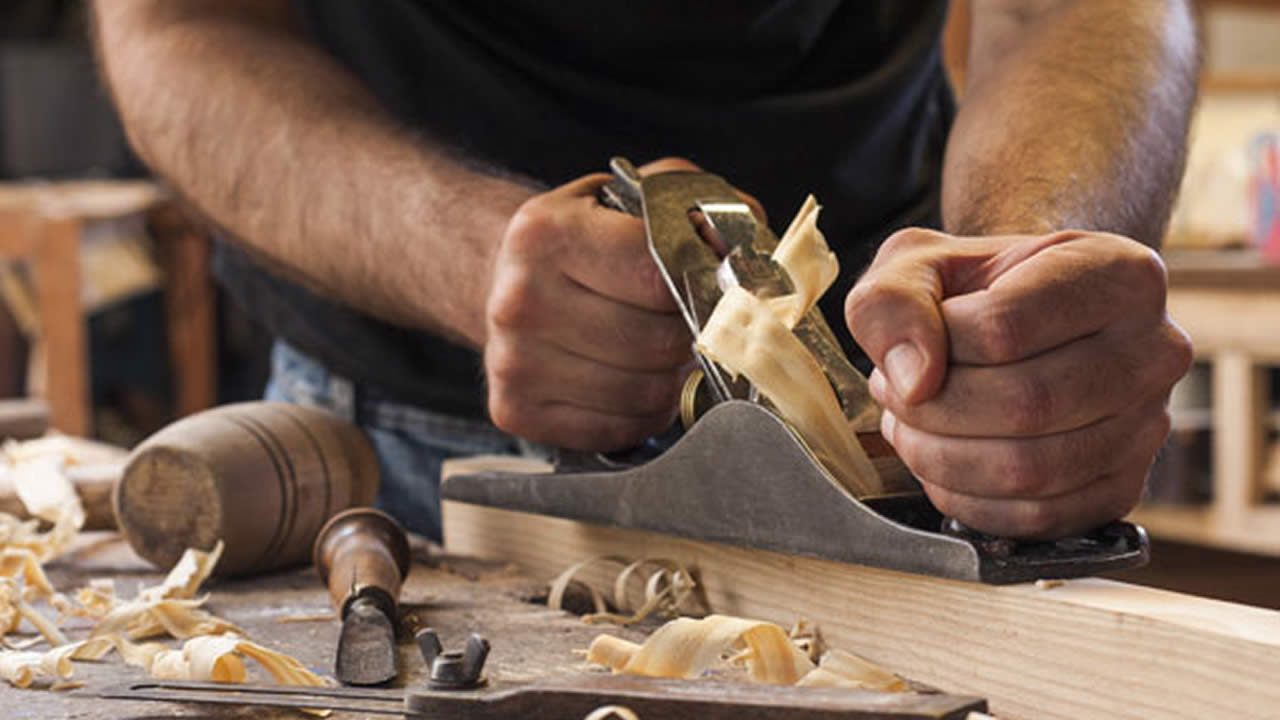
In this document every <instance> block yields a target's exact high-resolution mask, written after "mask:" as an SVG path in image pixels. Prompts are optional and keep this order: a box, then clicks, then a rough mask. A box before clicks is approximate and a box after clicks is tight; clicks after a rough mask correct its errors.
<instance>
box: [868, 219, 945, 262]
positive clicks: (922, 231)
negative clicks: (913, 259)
mask: <svg viewBox="0 0 1280 720" xmlns="http://www.w3.org/2000/svg"><path fill="white" fill-rule="evenodd" d="M942 237H943V235H942V233H940V232H938V231H937V230H929V229H928V228H918V227H909V228H903V229H901V230H899V231H897V232H895V233H894V234H892V235H890V236H889V237H887V238H885V241H884V242H883V243H881V244H880V250H879V251H878V252H877V253H876V258H877V259H879V258H880V256H881V255H893V254H895V253H898V252H902V251H904V250H913V249H915V248H919V247H924V246H928V245H933V244H936V243H937V242H938V241H939V240H940V239H941V238H942Z"/></svg>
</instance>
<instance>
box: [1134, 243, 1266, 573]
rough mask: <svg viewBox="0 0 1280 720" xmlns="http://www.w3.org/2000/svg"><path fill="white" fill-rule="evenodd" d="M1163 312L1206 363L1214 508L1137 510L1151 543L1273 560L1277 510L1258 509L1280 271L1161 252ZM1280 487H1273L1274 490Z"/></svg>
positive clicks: (1216, 256)
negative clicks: (1165, 281) (1165, 291)
mask: <svg viewBox="0 0 1280 720" xmlns="http://www.w3.org/2000/svg"><path fill="white" fill-rule="evenodd" d="M1165 260H1166V263H1167V265H1168V268H1169V301H1168V307H1169V314H1170V315H1171V316H1172V317H1173V319H1174V321H1175V322H1177V323H1178V324H1179V325H1180V326H1182V328H1183V329H1184V330H1186V331H1187V333H1188V334H1190V335H1191V341H1192V344H1193V345H1194V346H1195V354H1196V357H1197V359H1199V360H1202V361H1205V362H1208V363H1210V364H1211V365H1212V380H1211V383H1212V385H1211V390H1210V396H1211V397H1212V408H1211V411H1210V415H1211V418H1212V428H1213V441H1212V458H1213V459H1212V465H1213V467H1212V477H1213V493H1212V497H1213V500H1212V502H1211V503H1209V504H1208V505H1205V506H1202V507H1177V506H1144V507H1140V508H1139V509H1138V510H1137V511H1136V512H1135V513H1134V515H1133V518H1134V520H1135V521H1137V522H1140V523H1141V524H1143V525H1146V526H1147V529H1148V530H1149V531H1150V532H1151V534H1152V535H1153V536H1156V537H1160V538H1167V539H1171V540H1181V541H1184V542H1191V543H1197V544H1202V545H1208V546H1213V547H1221V548H1229V549H1233V550H1243V551H1249V552H1257V553H1265V554H1270V555H1280V505H1275V504H1269V503H1264V502H1263V500H1262V499H1263V495H1264V492H1265V489H1266V488H1265V483H1264V480H1263V463H1264V453H1265V443H1266V436H1267V430H1268V428H1269V426H1270V424H1271V419H1270V412H1271V408H1270V406H1269V402H1270V394H1271V393H1270V375H1269V373H1268V366H1269V365H1273V364H1280V266H1277V265H1272V264H1268V263H1266V262H1264V261H1263V260H1262V259H1261V258H1259V257H1258V255H1257V254H1256V253H1253V252H1250V251H1244V250H1232V251H1208V250H1206V251H1188V250H1171V251H1169V252H1167V253H1166V256H1165ZM1276 489H1280V488H1276Z"/></svg>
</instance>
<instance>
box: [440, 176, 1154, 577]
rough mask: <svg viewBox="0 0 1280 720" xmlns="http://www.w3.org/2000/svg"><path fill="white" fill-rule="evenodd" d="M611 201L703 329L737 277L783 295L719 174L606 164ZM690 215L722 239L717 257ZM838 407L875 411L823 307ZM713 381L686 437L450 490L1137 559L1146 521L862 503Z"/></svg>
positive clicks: (578, 511) (801, 329)
mask: <svg viewBox="0 0 1280 720" xmlns="http://www.w3.org/2000/svg"><path fill="white" fill-rule="evenodd" d="M612 168H613V171H614V175H615V178H614V180H613V181H612V182H611V183H609V184H608V185H607V186H606V187H605V189H604V192H603V195H604V198H605V201H606V203H607V204H609V205H611V206H613V207H615V208H618V209H621V210H624V211H627V212H631V213H633V214H639V215H641V216H643V218H644V220H645V228H646V232H647V234H648V241H649V247H650V250H651V252H652V254H653V257H654V259H655V261H656V262H657V263H658V267H659V268H661V271H662V274H663V277H664V278H665V279H666V281H667V284H668V286H669V288H670V290H671V293H672V297H673V298H674V299H675V301H676V303H677V304H678V305H679V306H680V309H681V313H682V314H683V315H684V318H685V321H686V322H687V323H688V324H689V328H690V330H691V331H692V332H693V333H694V334H695V335H696V334H697V333H698V331H699V330H700V328H701V327H702V324H703V323H705V322H706V320H707V318H708V317H709V316H710V314H711V312H712V310H714V308H715V305H716V303H717V302H718V301H719V299H720V297H721V292H722V289H721V286H722V285H725V284H728V283H736V284H739V285H741V286H742V287H744V288H745V289H748V290H750V291H752V292H755V293H757V294H759V295H762V296H771V295H777V294H782V293H786V292H789V291H790V289H791V287H792V285H791V280H790V278H789V277H788V276H787V274H786V271H785V269H784V268H782V267H780V266H779V265H778V264H777V263H776V262H773V260H772V259H771V258H770V257H769V255H768V254H769V253H770V252H772V250H773V249H774V247H775V246H776V245H777V240H776V238H775V237H774V236H773V234H772V233H771V232H769V230H768V228H767V227H765V226H764V225H763V224H761V223H758V222H757V221H756V219H755V217H754V216H753V215H752V214H751V211H750V208H749V207H748V206H747V205H746V203H744V202H742V200H741V198H739V197H738V195H737V194H736V193H735V191H734V190H733V188H732V187H731V186H730V185H729V184H728V183H726V182H725V181H724V180H722V179H721V178H718V177H716V176H714V175H710V174H707V173H695V172H670V173H661V174H657V175H650V176H646V177H643V178H641V177H640V176H639V175H638V174H637V173H636V171H635V169H634V168H633V167H632V166H631V164H630V163H628V162H627V161H626V160H623V159H620V158H615V159H614V160H613V162H612ZM691 213H701V215H702V218H703V219H705V221H706V223H707V224H709V225H710V226H711V227H712V228H713V230H714V232H715V233H716V234H717V235H718V236H719V237H718V239H719V243H718V244H719V245H720V246H721V247H720V250H721V251H724V252H726V253H727V254H726V255H725V257H724V258H723V259H721V257H720V256H719V254H718V253H717V251H716V250H714V249H713V248H712V246H711V245H709V244H708V243H707V242H706V241H705V240H704V238H703V237H702V236H701V235H700V234H699V232H698V229H697V228H696V227H695V224H694V222H693V221H692V220H691V217H690V215H691ZM795 334H796V336H797V337H798V338H800V339H801V340H802V341H803V342H804V343H805V344H806V345H807V346H808V348H809V350H810V351H811V352H812V353H813V355H814V357H815V358H816V359H817V360H818V363H819V365H820V366H821V367H822V369H823V372H824V374H825V375H826V377H827V379H828V381H829V382H830V383H831V385H832V387H833V388H834V389H835V390H836V394H837V396H838V397H839V399H840V401H841V405H842V408H843V410H844V413H845V416H846V417H847V418H849V419H850V421H851V426H853V427H862V426H861V425H858V424H856V423H858V422H859V421H860V420H865V419H866V418H867V417H876V416H878V412H879V410H878V408H877V407H876V405H875V403H874V401H873V400H872V399H871V398H870V395H869V393H868V392H867V388H866V380H865V378H863V377H862V375H861V374H860V373H858V371H857V370H856V369H855V368H853V367H852V366H851V365H850V364H849V362H848V360H847V359H846V358H845V357H844V354H843V353H842V352H841V350H840V346H839V344H838V343H837V341H836V340H835V337H834V335H833V334H832V333H831V329H830V328H829V327H828V326H827V325H826V323H825V321H823V320H822V317H821V314H820V313H819V312H818V311H817V310H816V309H811V310H810V311H809V313H808V314H807V315H806V316H805V318H804V320H803V321H802V322H801V323H800V324H799V325H798V326H797V327H796V328H795ZM699 360H700V363H701V365H702V367H703V369H704V371H705V373H706V378H707V383H706V388H705V389H704V388H698V389H697V390H696V391H688V389H686V390H687V391H686V393H685V399H684V405H685V407H683V408H682V415H683V416H684V417H685V418H686V425H687V426H688V427H687V432H686V433H685V434H684V435H683V437H681V438H680V439H679V440H677V441H675V442H674V444H671V445H669V446H664V447H660V448H659V449H658V450H657V451H655V452H649V453H647V454H646V453H633V454H630V455H628V456H625V457H619V456H616V455H614V456H608V457H605V456H584V455H582V454H577V455H572V456H568V457H562V458H561V461H560V462H558V463H557V468H556V472H553V473H547V474H539V475H525V474H516V473H499V472H487V473H478V474H474V475H464V476H454V477H451V478H449V479H448V480H446V481H445V483H444V485H443V486H442V489H441V497H442V498H443V499H445V500H455V501H459V502H464V503H472V504H477V505H487V506H492V507H498V508H503V509H507V510H516V511H522V512H531V513H537V514H543V515H551V516H556V517H563V518H570V519H573V520H581V521H584V522H590V523H596V524H600V525H611V526H615V527H623V528H633V529H638V530H649V531H653V532H659V533H665V534H669V535H676V536H681V537H688V538H694V539H699V540H712V541H718V542H727V543H732V544H736V545H741V546H745V547H753V548H761V549H766V550H775V551H780V552H787V553H794V554H800V555H809V556H813V557H819V558H824V559H829V560H838V561H845V562H853V563H859V564H863V565H873V566H879V567H885V568H889V569H894V570H906V571H910V572H918V573H925V574H930V575H937V576H940V577H947V578H955V579H961V580H973V581H982V582H989V583H1013V582H1023V581H1029V580H1036V579H1039V578H1065V577H1078V576H1083V575H1094V574H1098V573H1103V572H1110V571H1114V570H1119V569H1123V568H1128V567H1134V566H1138V565H1142V564H1144V563H1145V562H1146V561H1147V558H1148V553H1149V549H1148V541H1147V536H1146V533H1145V531H1143V529H1142V528H1140V527H1137V526H1135V525H1132V524H1129V523H1125V522H1115V523H1111V524H1109V525H1107V526H1105V527H1102V528H1099V529H1098V530H1096V531H1094V532H1092V533H1089V534H1087V535H1085V536H1081V537H1073V538H1064V539H1060V540H1055V541H1051V542H1029V541H1028V542H1023V541H1016V540H1011V539H1008V538H996V537H990V536H986V535H982V534H980V533H974V532H971V531H969V530H966V529H964V528H962V527H960V526H958V525H956V524H955V523H954V522H949V521H946V520H945V519H944V518H943V517H942V516H941V515H940V514H939V513H938V511H937V510H936V509H934V507H933V506H932V505H931V504H930V503H929V501H928V499H927V498H926V497H925V496H924V494H923V493H921V492H919V490H918V488H915V491H914V492H899V493H893V494H886V495H883V496H878V497H854V496H853V495H851V494H850V493H849V491H848V490H846V489H845V488H844V487H843V486H842V485H840V484H839V483H838V482H836V480H835V479H834V478H833V477H832V476H831V475H830V473H829V472H828V471H827V470H826V468H825V467H823V465H822V463H821V462H819V461H818V460H817V459H816V458H815V457H814V455H813V453H812V452H811V451H810V449H809V448H808V446H807V445H806V444H805V442H804V440H803V439H802V438H800V437H799V436H798V435H796V434H795V433H794V432H793V431H792V429H791V428H790V427H789V426H788V425H787V423H786V422H785V421H784V420H783V419H782V418H779V417H778V416H777V415H776V414H775V413H774V412H773V411H772V409H771V407H770V405H769V404H768V403H766V402H761V400H762V399H761V398H758V397H756V395H755V394H754V393H753V392H751V389H750V387H749V386H746V387H744V386H742V385H736V386H735V385H731V384H730V383H728V382H727V381H726V377H727V376H728V374H727V373H725V372H722V371H721V370H720V369H719V368H717V367H716V365H715V363H713V362H711V361H710V360H708V359H706V358H699Z"/></svg>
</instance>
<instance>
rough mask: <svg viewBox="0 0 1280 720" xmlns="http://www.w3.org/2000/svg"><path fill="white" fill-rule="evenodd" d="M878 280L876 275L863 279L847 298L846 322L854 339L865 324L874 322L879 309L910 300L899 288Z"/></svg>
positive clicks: (845, 307)
mask: <svg viewBox="0 0 1280 720" xmlns="http://www.w3.org/2000/svg"><path fill="white" fill-rule="evenodd" d="M876 279H877V278H876V276H874V275H868V276H866V277H863V278H862V280H860V281H858V284H857V285H854V286H853V290H851V291H849V296H848V297H847V298H845V303H844V314H845V322H846V323H848V325H849V330H850V331H851V332H853V334H854V337H857V335H858V330H859V328H860V327H861V326H862V325H863V324H864V323H868V322H871V321H874V319H875V317H876V316H877V314H878V309H879V308H881V307H884V306H886V305H889V304H892V303H895V302H900V301H902V300H904V299H909V296H908V295H907V294H906V293H905V292H903V291H902V290H900V289H899V288H897V287H895V286H893V285H890V284H888V283H882V282H877V281H876Z"/></svg>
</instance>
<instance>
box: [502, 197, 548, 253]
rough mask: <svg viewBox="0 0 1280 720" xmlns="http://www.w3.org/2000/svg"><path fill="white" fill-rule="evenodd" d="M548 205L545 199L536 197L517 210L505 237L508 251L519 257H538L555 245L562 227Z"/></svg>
mask: <svg viewBox="0 0 1280 720" xmlns="http://www.w3.org/2000/svg"><path fill="white" fill-rule="evenodd" d="M548 204H549V203H548V201H547V200H546V199H545V198H543V197H541V196H535V197H533V198H531V199H529V200H527V201H525V203H524V204H522V205H521V206H520V207H519V208H518V209H517V210H516V212H515V214H514V215H512V216H511V220H510V221H508V223H507V229H506V233H505V235H504V237H503V240H504V242H503V244H504V246H505V247H506V249H508V250H509V251H510V252H512V253H514V254H517V255H538V254H541V253H544V252H546V251H547V249H548V248H549V247H550V246H551V245H553V244H554V242H555V240H556V238H557V237H558V236H559V234H560V227H559V223H557V222H556V217H555V215H554V214H553V213H552V212H550V211H549V208H548Z"/></svg>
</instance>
